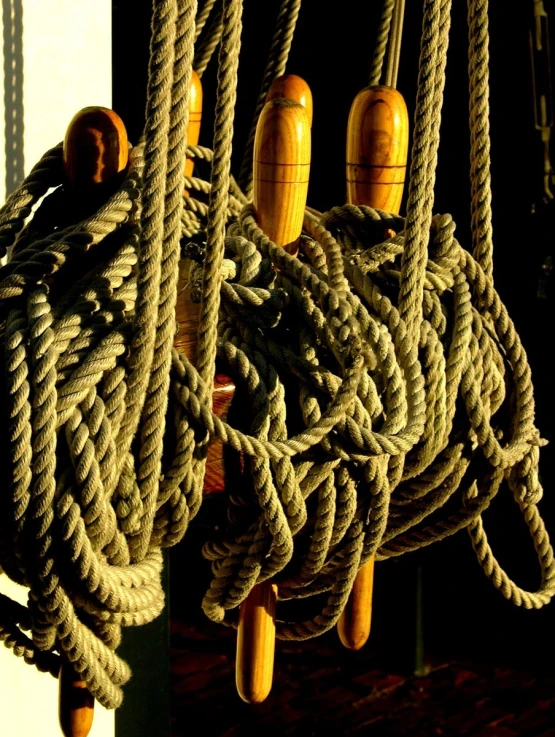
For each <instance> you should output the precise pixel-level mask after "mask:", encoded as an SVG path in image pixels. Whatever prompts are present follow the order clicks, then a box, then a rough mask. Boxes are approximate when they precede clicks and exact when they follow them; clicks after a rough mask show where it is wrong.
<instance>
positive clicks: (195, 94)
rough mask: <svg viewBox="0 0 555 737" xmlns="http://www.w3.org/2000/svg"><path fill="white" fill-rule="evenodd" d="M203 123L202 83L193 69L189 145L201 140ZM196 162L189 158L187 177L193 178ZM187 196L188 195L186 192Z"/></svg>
mask: <svg viewBox="0 0 555 737" xmlns="http://www.w3.org/2000/svg"><path fill="white" fill-rule="evenodd" d="M201 121H202V82H201V81H200V77H199V76H198V74H197V73H196V72H195V70H194V69H193V73H192V76H191V87H190V90H189V124H188V126H187V145H188V146H196V145H197V144H198V141H199V138H200V124H201ZM194 168H195V160H194V159H192V158H187V159H186V161H185V176H186V177H192V176H193V169H194ZM185 194H188V192H187V190H185Z"/></svg>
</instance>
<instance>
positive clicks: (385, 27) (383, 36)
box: [369, 0, 395, 87]
mask: <svg viewBox="0 0 555 737" xmlns="http://www.w3.org/2000/svg"><path fill="white" fill-rule="evenodd" d="M394 9H395V0H384V4H383V8H382V14H381V17H380V25H379V29H378V37H377V39H376V45H375V47H374V57H373V59H372V68H371V70H370V82H369V84H370V86H371V87H375V86H376V85H379V84H380V79H381V77H382V69H383V64H384V60H385V52H386V49H387V44H388V41H389V34H390V28H391V21H392V19H393V11H394Z"/></svg>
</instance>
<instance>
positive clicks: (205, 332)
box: [198, 0, 243, 386]
mask: <svg viewBox="0 0 555 737" xmlns="http://www.w3.org/2000/svg"><path fill="white" fill-rule="evenodd" d="M242 12H243V0H224V6H223V13H222V22H223V27H224V32H223V35H222V41H221V47H220V56H219V67H218V89H217V99H216V116H215V122H214V158H213V161H212V176H211V180H210V183H211V187H210V199H209V202H208V224H207V227H206V257H205V260H204V269H203V282H202V303H201V308H200V316H199V333H198V336H199V339H198V356H199V361H198V372H199V374H200V376H201V378H202V379H203V380H204V382H205V384H206V386H212V382H213V379H214V374H215V370H216V367H215V364H216V338H217V330H218V314H219V307H220V285H221V280H222V277H221V265H222V261H223V257H224V238H225V228H226V221H227V204H228V201H229V182H230V172H231V148H232V143H233V116H234V110H235V101H236V97H237V73H238V69H239V50H240V46H241V29H242Z"/></svg>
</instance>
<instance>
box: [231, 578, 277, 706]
mask: <svg viewBox="0 0 555 737" xmlns="http://www.w3.org/2000/svg"><path fill="white" fill-rule="evenodd" d="M247 601H248V602H249V604H248V606H245V605H244V604H243V606H242V607H241V609H240V613H239V628H238V631H237V667H236V670H235V680H236V685H237V691H238V693H239V696H240V697H241V698H242V699H243V701H246V702H247V703H249V704H260V703H261V702H262V701H264V699H265V698H266V697H267V696H268V694H269V693H270V690H271V688H272V678H273V672H274V648H275V637H276V625H275V616H276V604H277V586H276V585H275V584H273V583H271V582H269V581H265V582H264V583H261V584H258V585H257V586H255V587H254V589H253V590H252V591H251V593H250V594H249V598H248V599H247ZM245 603H246V602H245Z"/></svg>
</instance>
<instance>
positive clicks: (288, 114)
mask: <svg viewBox="0 0 555 737" xmlns="http://www.w3.org/2000/svg"><path fill="white" fill-rule="evenodd" d="M254 149H255V154H254V190H253V202H254V209H255V211H256V218H257V222H258V225H259V226H260V228H261V229H262V230H263V231H264V233H266V235H267V236H268V237H269V238H270V239H271V240H272V241H274V243H276V244H277V245H278V246H283V248H285V249H286V250H287V251H289V252H290V253H293V254H296V252H297V240H298V238H299V235H300V234H301V229H302V224H303V217H304V209H305V206H306V196H307V192H308V177H309V171H310V126H309V123H308V115H307V112H306V109H305V108H304V107H303V106H302V105H301V104H300V103H297V102H294V101H292V100H286V99H284V98H276V99H273V100H270V102H267V103H266V105H265V107H264V109H263V111H262V113H261V115H260V119H259V123H258V128H257V131H256V137H255V143H254Z"/></svg>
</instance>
